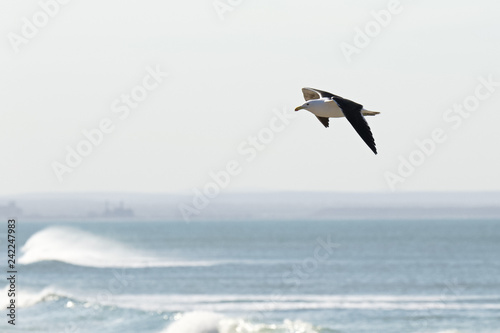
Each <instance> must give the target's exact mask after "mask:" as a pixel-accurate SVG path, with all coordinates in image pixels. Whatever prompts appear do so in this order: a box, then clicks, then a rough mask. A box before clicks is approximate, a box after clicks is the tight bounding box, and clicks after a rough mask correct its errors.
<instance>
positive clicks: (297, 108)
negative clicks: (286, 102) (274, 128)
mask: <svg viewBox="0 0 500 333" xmlns="http://www.w3.org/2000/svg"><path fill="white" fill-rule="evenodd" d="M302 109H303V107H302V105H301V106H297V107H296V108H295V111H299V110H302Z"/></svg>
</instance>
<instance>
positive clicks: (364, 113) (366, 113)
mask: <svg viewBox="0 0 500 333" xmlns="http://www.w3.org/2000/svg"><path fill="white" fill-rule="evenodd" d="M361 112H362V113H363V116H374V115H376V114H379V113H380V112H377V111H368V110H365V109H363V110H362V111H361Z"/></svg>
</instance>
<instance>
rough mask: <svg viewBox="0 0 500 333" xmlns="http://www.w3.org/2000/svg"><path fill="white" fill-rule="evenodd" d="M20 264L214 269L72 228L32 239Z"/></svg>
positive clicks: (205, 263) (53, 230)
mask: <svg viewBox="0 0 500 333" xmlns="http://www.w3.org/2000/svg"><path fill="white" fill-rule="evenodd" d="M21 252H22V256H21V258H20V259H19V263H21V264H24V265H28V264H33V263H37V262H42V261H59V262H64V263H67V264H72V265H77V266H87V267H99V268H102V267H127V268H143V267H179V266H181V267H182V266H210V265H213V264H214V263H213V262H209V261H183V260H172V259H167V260H166V259H165V258H161V257H155V256H153V255H150V254H148V253H146V252H144V251H138V250H135V249H132V248H130V247H128V246H126V245H124V244H121V243H119V242H117V241H114V240H110V239H107V238H104V237H101V236H96V235H94V234H92V233H88V232H85V231H82V230H79V229H75V228H69V227H49V228H47V229H44V230H41V231H39V232H37V233H35V234H34V235H32V236H31V237H30V238H29V239H28V240H27V241H26V244H24V246H23V247H22V249H21Z"/></svg>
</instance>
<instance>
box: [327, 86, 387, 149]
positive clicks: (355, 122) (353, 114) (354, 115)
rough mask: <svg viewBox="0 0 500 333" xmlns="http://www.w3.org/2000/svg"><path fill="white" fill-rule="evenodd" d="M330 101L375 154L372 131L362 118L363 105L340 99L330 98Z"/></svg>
mask: <svg viewBox="0 0 500 333" xmlns="http://www.w3.org/2000/svg"><path fill="white" fill-rule="evenodd" d="M332 99H333V100H334V101H335V102H336V103H337V105H338V106H339V107H340V109H341V110H342V113H343V114H344V116H345V117H346V118H347V120H349V122H350V123H351V125H352V127H354V129H355V130H356V132H358V134H359V136H361V139H363V141H364V142H365V143H366V144H367V145H368V147H370V149H371V150H372V151H373V152H374V153H375V154H377V147H376V146H375V140H374V139H373V134H372V131H371V130H370V126H368V123H367V122H366V120H365V117H363V114H362V113H361V110H363V105H360V104H358V103H355V102H353V101H350V100H348V99H345V98H342V97H338V96H337V97H332Z"/></svg>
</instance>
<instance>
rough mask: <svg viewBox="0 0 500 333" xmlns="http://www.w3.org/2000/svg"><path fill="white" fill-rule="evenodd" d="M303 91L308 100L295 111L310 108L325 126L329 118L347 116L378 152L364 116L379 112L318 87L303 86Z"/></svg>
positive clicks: (370, 145) (374, 150) (357, 130)
mask: <svg viewBox="0 0 500 333" xmlns="http://www.w3.org/2000/svg"><path fill="white" fill-rule="evenodd" d="M302 93H303V94H304V98H305V100H306V102H305V103H304V104H302V105H301V106H299V107H297V108H296V109H295V111H299V110H302V109H305V110H308V111H309V112H311V113H313V114H314V115H315V116H316V117H317V118H318V119H319V121H320V122H321V123H322V124H323V125H324V126H325V127H328V126H329V118H341V117H346V118H347V120H348V121H349V122H350V123H351V125H352V126H353V127H354V129H355V130H356V132H358V134H359V136H361V138H362V139H363V141H364V142H365V143H366V144H367V145H368V147H370V149H371V150H372V151H373V152H374V153H375V154H377V148H376V146H375V140H374V139H373V135H372V132H371V130H370V127H369V126H368V123H367V122H366V120H365V117H364V116H374V115H376V114H379V112H375V111H368V110H366V109H364V108H363V105H361V104H358V103H356V102H353V101H350V100H348V99H345V98H342V97H340V96H337V95H334V94H331V93H329V92H326V91H322V90H318V89H312V88H302Z"/></svg>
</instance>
